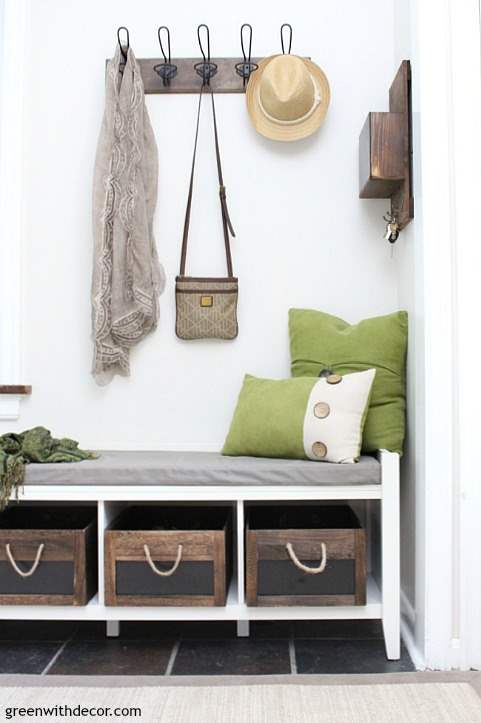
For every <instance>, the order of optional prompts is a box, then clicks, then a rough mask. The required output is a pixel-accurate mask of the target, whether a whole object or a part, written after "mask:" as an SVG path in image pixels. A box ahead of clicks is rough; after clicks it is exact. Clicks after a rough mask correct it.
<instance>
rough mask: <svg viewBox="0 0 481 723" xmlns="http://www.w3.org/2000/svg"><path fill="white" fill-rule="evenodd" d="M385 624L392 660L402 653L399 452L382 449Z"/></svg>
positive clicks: (387, 647)
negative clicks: (394, 452)
mask: <svg viewBox="0 0 481 723" xmlns="http://www.w3.org/2000/svg"><path fill="white" fill-rule="evenodd" d="M381 464H382V499H381V545H382V549H381V553H382V627H383V631H384V641H385V645H386V655H387V657H388V659H389V660H399V658H400V656H401V629H400V627H401V602H400V598H401V584H400V562H401V561H400V526H399V455H397V454H393V453H392V452H381Z"/></svg>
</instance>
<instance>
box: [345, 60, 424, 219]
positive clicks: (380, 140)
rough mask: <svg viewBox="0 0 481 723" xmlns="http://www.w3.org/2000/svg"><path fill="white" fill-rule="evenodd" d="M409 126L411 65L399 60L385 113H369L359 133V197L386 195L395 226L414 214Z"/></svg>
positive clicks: (410, 124) (384, 196)
mask: <svg viewBox="0 0 481 723" xmlns="http://www.w3.org/2000/svg"><path fill="white" fill-rule="evenodd" d="M411 126H412V119H411V65H410V62H409V60H403V62H402V63H401V66H400V67H399V70H398V72H397V74H396V77H395V78H394V80H393V82H392V85H391V88H390V90H389V113H369V115H368V117H367V119H366V122H365V123H364V127H363V129H362V131H361V135H360V137H359V198H390V199H391V216H392V217H393V218H395V219H396V221H397V224H398V226H399V229H403V228H404V227H405V226H406V224H408V223H409V221H411V219H413V218H414V200H413V190H412V127H411Z"/></svg>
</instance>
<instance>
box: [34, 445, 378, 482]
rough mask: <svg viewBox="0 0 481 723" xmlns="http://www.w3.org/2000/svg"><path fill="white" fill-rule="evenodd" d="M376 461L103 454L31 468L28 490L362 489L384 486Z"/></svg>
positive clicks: (176, 453)
mask: <svg viewBox="0 0 481 723" xmlns="http://www.w3.org/2000/svg"><path fill="white" fill-rule="evenodd" d="M380 482H381V465H380V464H379V462H378V461H377V459H375V458H374V457H361V459H360V461H359V462H358V463H357V464H330V463H329V462H310V461H304V460H292V459H264V458H262V459H261V458H258V457H223V456H222V455H221V454H217V453H213V452H102V454H101V456H100V457H99V458H98V459H95V460H86V461H85V462H78V463H73V464H30V465H28V466H27V468H26V475H25V484H27V485H57V484H64V485H362V484H380Z"/></svg>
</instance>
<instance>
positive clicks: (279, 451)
mask: <svg viewBox="0 0 481 723" xmlns="http://www.w3.org/2000/svg"><path fill="white" fill-rule="evenodd" d="M375 375H376V370H375V369H368V370H367V371H363V372H361V373H359V374H346V376H344V377H342V376H341V375H339V374H334V375H331V376H330V377H327V378H322V379H319V378H318V377H315V378H312V377H302V378H300V379H281V380H272V379H258V378H256V377H252V376H249V375H247V376H246V377H245V378H244V383H243V385H242V389H241V392H240V394H239V400H238V402H237V407H236V410H235V412H234V417H233V419H232V424H231V427H230V431H229V434H228V435H227V439H226V441H225V444H224V448H223V450H222V454H226V455H233V456H235V455H247V456H251V457H284V458H291V459H311V460H313V461H320V462H356V461H357V460H358V459H359V454H360V451H361V442H362V429H363V426H364V421H365V418H366V411H367V408H368V405H369V395H370V393H371V387H372V383H373V380H374V377H375Z"/></svg>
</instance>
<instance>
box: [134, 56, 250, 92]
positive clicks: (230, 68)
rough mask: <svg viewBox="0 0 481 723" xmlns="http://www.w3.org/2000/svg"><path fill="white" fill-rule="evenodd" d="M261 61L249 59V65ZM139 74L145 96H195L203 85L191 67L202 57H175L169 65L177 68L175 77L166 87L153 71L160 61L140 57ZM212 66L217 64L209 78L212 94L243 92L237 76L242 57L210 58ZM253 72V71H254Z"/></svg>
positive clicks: (241, 80)
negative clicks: (215, 71)
mask: <svg viewBox="0 0 481 723" xmlns="http://www.w3.org/2000/svg"><path fill="white" fill-rule="evenodd" d="M261 60H262V58H252V62H253V63H256V64H259V62H260V61H261ZM137 62H138V63H139V65H140V71H141V73H142V80H143V82H144V89H145V93H146V94H157V93H158V94H162V93H164V94H167V95H169V94H172V93H198V92H199V91H200V88H201V86H202V78H201V76H200V75H198V74H197V73H196V70H195V68H194V66H195V65H196V63H200V62H202V58H176V59H172V62H173V63H175V65H176V66H177V75H176V76H175V77H174V78H172V80H171V81H170V83H169V85H164V82H163V80H162V78H161V77H160V76H159V75H158V74H157V73H156V72H155V70H154V66H155V65H157V64H159V63H161V62H162V60H161V59H159V58H140V60H137ZM210 62H211V63H215V65H217V73H216V74H215V75H214V76H213V77H212V78H211V79H210V86H211V88H212V90H213V91H214V93H245V90H246V88H247V83H245V84H244V79H243V78H241V76H240V75H238V74H237V72H236V69H235V66H236V63H241V62H242V58H211V61H210ZM254 72H255V71H254Z"/></svg>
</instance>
